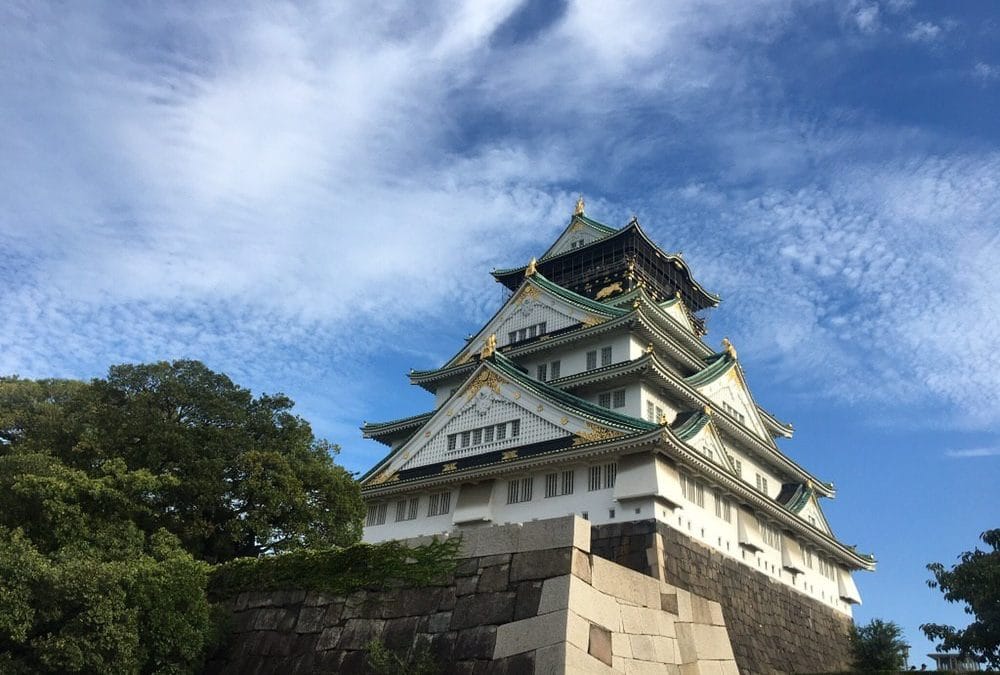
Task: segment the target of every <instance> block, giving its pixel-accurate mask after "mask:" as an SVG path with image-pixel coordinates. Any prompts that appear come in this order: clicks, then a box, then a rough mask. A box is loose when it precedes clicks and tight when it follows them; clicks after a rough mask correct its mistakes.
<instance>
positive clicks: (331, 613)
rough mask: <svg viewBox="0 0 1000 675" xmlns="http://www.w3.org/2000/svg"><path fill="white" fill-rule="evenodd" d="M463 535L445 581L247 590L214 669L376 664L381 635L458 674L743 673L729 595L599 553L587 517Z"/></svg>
mask: <svg viewBox="0 0 1000 675" xmlns="http://www.w3.org/2000/svg"><path fill="white" fill-rule="evenodd" d="M461 534H462V553H461V559H460V561H459V564H458V567H457V569H456V571H455V574H454V576H453V577H452V578H451V579H449V580H448V583H446V584H445V585H442V586H436V587H424V588H409V589H396V590H388V591H378V592H375V591H359V592H356V593H352V594H350V595H348V596H347V597H335V596H331V595H326V594H323V593H316V592H309V593H306V592H304V591H294V590H291V591H282V592H268V593H243V594H241V595H240V596H239V597H237V598H235V599H234V600H233V601H232V603H231V607H230V608H231V610H232V613H233V623H232V633H231V639H230V641H229V644H228V646H227V648H226V649H225V650H224V652H223V653H220V654H219V655H217V657H216V658H215V659H214V660H213V661H212V662H211V663H209V664H208V668H207V670H208V672H213V673H216V672H221V673H278V672H280V673H282V674H283V675H295V674H298V673H320V672H323V673H330V672H344V673H359V672H365V657H366V653H365V648H366V646H367V645H368V643H369V642H370V641H371V640H373V639H376V638H377V639H381V640H382V641H383V642H384V643H385V644H386V645H387V646H388V647H389V648H391V649H394V650H397V651H400V652H401V651H405V650H407V649H408V648H410V647H411V646H412V645H414V644H417V643H419V642H426V643H427V644H428V645H429V646H430V649H431V652H432V653H433V654H434V655H435V657H436V659H437V660H438V661H439V662H440V663H442V664H444V672H446V673H470V674H471V673H501V674H502V673H510V674H511V675H514V674H515V673H516V674H517V675H522V674H524V673H533V672H534V673H545V674H550V673H606V674H611V673H675V674H678V675H679V674H682V673H683V674H684V675H695V674H697V673H713V674H718V675H737V673H738V671H737V668H736V662H735V661H734V659H733V650H732V647H731V645H730V641H729V637H728V634H727V632H726V626H725V621H724V618H723V616H724V613H723V609H722V606H721V605H720V604H719V603H717V602H712V601H709V600H707V599H705V598H702V597H699V596H697V595H695V594H692V593H690V592H688V591H686V590H683V589H680V588H676V587H674V586H672V585H670V584H667V583H665V582H663V581H661V580H659V579H656V578H653V577H651V576H649V575H647V574H644V573H642V572H637V571H634V570H631V569H627V568H626V567H623V566H621V565H618V564H616V563H614V562H611V561H609V560H605V559H604V558H602V557H599V556H593V555H591V554H590V544H591V541H590V537H591V528H590V525H589V523H587V522H586V521H584V520H581V519H579V518H574V517H570V518H558V519H553V520H546V521H538V522H532V523H526V524H524V525H507V526H503V527H486V528H478V529H473V530H468V531H464V532H462V533H461ZM415 543H419V542H415Z"/></svg>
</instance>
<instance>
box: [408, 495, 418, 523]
mask: <svg viewBox="0 0 1000 675" xmlns="http://www.w3.org/2000/svg"><path fill="white" fill-rule="evenodd" d="M418 508H420V497H414V498H413V499H411V500H410V510H409V512H408V513H407V514H406V519H407V520H413V519H415V518H416V517H417V509H418Z"/></svg>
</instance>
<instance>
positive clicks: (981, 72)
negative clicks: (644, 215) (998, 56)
mask: <svg viewBox="0 0 1000 675" xmlns="http://www.w3.org/2000/svg"><path fill="white" fill-rule="evenodd" d="M972 76H973V77H974V78H975V79H977V80H979V81H980V83H982V84H984V85H986V84H990V83H991V82H996V81H997V80H1000V66H997V65H993V64H990V63H985V62H983V61H979V62H978V63H976V65H974V66H973V67H972Z"/></svg>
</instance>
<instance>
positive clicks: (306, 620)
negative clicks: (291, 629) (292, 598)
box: [295, 606, 326, 633]
mask: <svg viewBox="0 0 1000 675" xmlns="http://www.w3.org/2000/svg"><path fill="white" fill-rule="evenodd" d="M325 616H326V607H305V606H304V607H303V608H302V609H300V610H299V619H298V621H297V622H296V623H295V632H296V633H318V632H320V631H321V630H323V627H324V626H325V623H324V617H325Z"/></svg>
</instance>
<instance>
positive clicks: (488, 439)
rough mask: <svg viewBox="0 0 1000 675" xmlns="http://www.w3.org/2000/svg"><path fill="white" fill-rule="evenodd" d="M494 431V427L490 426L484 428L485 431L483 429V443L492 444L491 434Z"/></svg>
mask: <svg viewBox="0 0 1000 675" xmlns="http://www.w3.org/2000/svg"><path fill="white" fill-rule="evenodd" d="M495 430H496V427H494V426H493V425H492V424H491V425H490V426H488V427H486V428H485V429H483V442H484V443H492V442H493V433H494V431H495Z"/></svg>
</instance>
